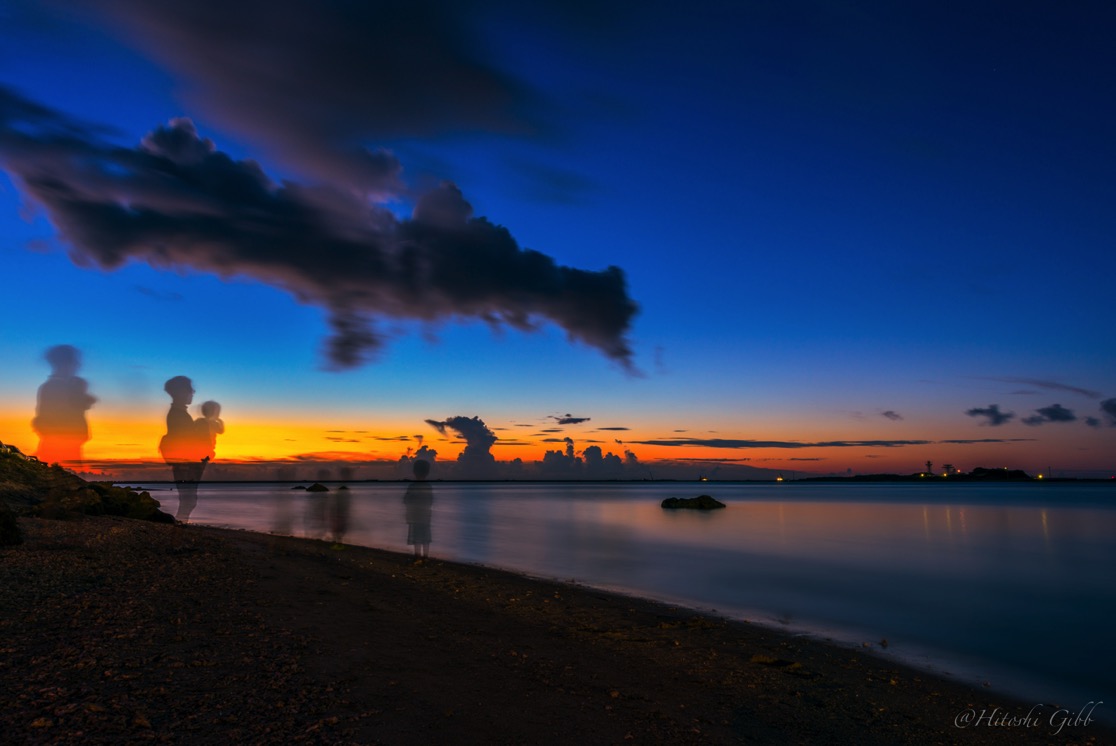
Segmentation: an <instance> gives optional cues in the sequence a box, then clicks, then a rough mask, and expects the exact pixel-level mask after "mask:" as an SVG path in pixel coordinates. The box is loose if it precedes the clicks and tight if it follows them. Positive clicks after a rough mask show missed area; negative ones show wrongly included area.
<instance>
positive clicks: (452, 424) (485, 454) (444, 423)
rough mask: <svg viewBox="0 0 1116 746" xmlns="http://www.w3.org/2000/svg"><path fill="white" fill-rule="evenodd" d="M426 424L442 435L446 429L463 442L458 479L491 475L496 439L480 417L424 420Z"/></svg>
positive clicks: (493, 465) (494, 463) (458, 462)
mask: <svg viewBox="0 0 1116 746" xmlns="http://www.w3.org/2000/svg"><path fill="white" fill-rule="evenodd" d="M426 424H428V425H430V426H431V427H433V428H434V429H435V430H437V431H438V432H440V433H441V434H442V435H445V434H446V430H447V429H448V430H453V431H454V432H455V433H457V435H458V436H459V437H461V438H463V439H464V440H465V449H464V450H463V451H462V452H461V455H459V456H458V457H457V466H458V471H457V475H458V476H459V477H464V478H480V477H484V476H491V475H492V472H493V469H494V468H495V465H496V457H495V456H493V455H492V453H491V449H492V446H493V445H494V444H495V443H496V441H497V440H498V438H497V437H496V434H495V433H493V432H492V430H490V429H489V428H488V426H487V425H485V424H484V421H483V420H482V419H481V418H480V417H462V416H460V415H459V416H456V417H449V418H447V419H445V420H426ZM424 447H425V446H424Z"/></svg>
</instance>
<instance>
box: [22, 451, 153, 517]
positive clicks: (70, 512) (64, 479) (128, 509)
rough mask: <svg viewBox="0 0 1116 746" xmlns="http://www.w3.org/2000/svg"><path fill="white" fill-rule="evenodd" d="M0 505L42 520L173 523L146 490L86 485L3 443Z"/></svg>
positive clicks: (56, 466)
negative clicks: (114, 519) (83, 517)
mask: <svg viewBox="0 0 1116 746" xmlns="http://www.w3.org/2000/svg"><path fill="white" fill-rule="evenodd" d="M0 502H2V503H4V504H6V505H7V507H8V508H10V509H11V510H12V511H14V512H16V513H18V514H21V515H36V516H40V517H43V518H66V517H71V516H77V515H119V516H124V517H126V518H138V519H141V520H145V521H156V522H159V523H174V517H173V516H171V515H168V514H167V513H164V512H163V511H161V510H159V507H160V506H159V501H158V500H156V499H154V498H152V497H151V495H150V494H148V493H147V492H145V491H143V492H141V491H139V490H134V489H132V488H131V487H117V486H116V485H114V484H111V483H109V482H86V481H85V480H84V479H82V478H81V477H79V476H77V475H76V474H71V473H70V472H68V471H66V470H65V469H63V468H62V467H61V466H58V465H57V464H54V465H53V466H51V465H47V464H44V463H42V462H41V461H39V460H38V459H37V458H35V457H34V456H25V455H24V454H22V453H20V451H19V450H18V449H16V448H14V447H12V446H6V445H4V444H2V443H0Z"/></svg>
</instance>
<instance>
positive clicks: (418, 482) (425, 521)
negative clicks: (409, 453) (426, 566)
mask: <svg viewBox="0 0 1116 746" xmlns="http://www.w3.org/2000/svg"><path fill="white" fill-rule="evenodd" d="M412 469H414V474H415V481H414V482H411V484H410V485H409V486H408V487H407V491H406V492H405V493H403V506H404V516H405V517H406V519H407V544H409V545H410V546H412V547H414V551H415V562H416V563H421V562H424V561H425V560H426V558H427V556H428V555H429V553H430V539H431V531H430V516H431V513H432V512H433V507H434V492H433V490H431V489H430V483H429V482H427V481H426V477H427V475H428V474H430V462H429V461H423V460H421V459H418V460H416V461H415V462H414V466H413V467H412Z"/></svg>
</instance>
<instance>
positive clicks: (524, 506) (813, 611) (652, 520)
mask: <svg viewBox="0 0 1116 746" xmlns="http://www.w3.org/2000/svg"><path fill="white" fill-rule="evenodd" d="M352 487H353V490H352V504H351V511H352V521H353V527H352V528H351V530H350V531H349V533H348V534H347V535H346V536H347V538H346V540H347V541H349V542H350V543H355V544H366V545H370V546H377V547H383V548H387V549H393V550H396V551H403V552H408V553H415V552H416V547H415V545H414V544H413V543H412V544H408V541H407V540H408V536H409V535H411V534H410V531H409V530H408V529H409V527H408V525H407V524H408V523H409V522H410V521H409V516H408V512H407V510H406V509H403V510H401V509H400V492H401V491H402V490H403V488H402V487H401V486H400V485H399V484H356V485H352ZM1044 487H1045V486H1044ZM204 488H205V490H206V505H205V508H206V509H205V511H204V513H201V514H200V515H199V517H198V520H200V521H203V522H211V523H220V524H224V525H236V526H241V527H244V528H250V529H254V530H261V531H266V530H268V529H269V528H270V525H271V524H270V522H269V520H268V519H267V518H265V516H269V515H272V511H268V510H261V502H267V501H274V499H275V498H274V495H275V492H274V490H273V489H271V488H267V489H264V488H262V487H252V486H244V485H230V486H220V487H219V486H216V485H204ZM706 489H707V487H704V486H703V491H704V490H706ZM777 489H778V492H777V493H775V492H765V491H764V488H763V487H762V486H750V485H729V486H724V487H722V486H720V485H718V490H719V491H717V492H716V493H715V496H716V497H717V499H719V500H721V501H723V502H726V503H728V504H729V507H728V509H726V510H723V511H717V512H716V514H714V515H707V514H696V513H689V512H686V511H664V510H662V509H661V508H660V507H659V503H660V502H661V500H662V498H663V497H667V496H677V495H678V494H679V488H678V486H672V485H647V484H598V485H592V484H581V485H577V484H568V483H567V484H546V485H538V484H483V483H481V484H460V483H459V484H453V483H438V484H437V490H438V495H437V498H438V501H437V507H438V513H437V523H438V526H437V530H438V555H439V556H440V557H446V558H447V559H456V560H462V561H467V562H480V563H484V564H491V565H496V566H501V567H508V568H511V569H515V570H519V571H522V572H527V573H531V574H537V575H543V576H549V577H555V578H559V579H562V580H569V579H575V580H579V581H582V582H586V583H590V584H593V585H598V586H602V587H609V588H615V589H620V590H625V591H628V592H633V593H637V594H640V595H646V596H651V597H656V598H662V599H666V600H673V601H680V602H684V603H688V604H690V605H694V606H698V607H704V608H715V609H718V610H719V611H721V612H723V613H728V614H732V615H734V616H741V617H745V618H750V619H755V620H760V621H768V622H771V623H778V622H779V621H780V620H782V621H784V622H788V623H790V622H791V621H792V620H793V623H794V624H799V625H802V626H803V627H805V628H809V629H813V630H821V631H825V632H826V633H828V634H831V635H836V636H837V637H839V638H843V639H848V640H851V641H854V642H859V641H861V640H864V641H876V640H879V639H881V638H887V639H888V640H889V641H890V643H891V644H890V646H889V649H888V654H899V655H907V654H910V655H922V654H927V655H934V656H940V657H942V658H945V659H949V660H951V661H954V662H956V661H963V662H966V663H970V664H972V665H973V666H974V667H975V668H978V669H980V670H981V671H983V672H984V673H985V676H986V678H991V679H992V680H993V683H994V684H995V685H1003V684H1005V683H1007V684H1011V683H1015V684H1018V685H1019V686H1020V687H1021V686H1023V685H1024V683H1025V682H1027V681H1028V680H1029V679H1034V680H1036V681H1038V682H1039V684H1041V685H1042V686H1045V687H1047V688H1046V689H1045V691H1046V692H1048V693H1050V694H1051V696H1053V695H1057V696H1059V697H1061V698H1063V699H1069V698H1071V695H1072V696H1076V695H1078V694H1085V695H1086V696H1087V699H1088V698H1093V699H1103V698H1104V697H1105V695H1109V696H1116V682H1114V681H1113V675H1112V674H1111V673H1110V672H1109V671H1108V670H1107V666H1106V665H1105V664H1104V663H1103V661H1105V660H1108V659H1111V657H1112V655H1116V650H1113V643H1112V641H1111V639H1110V635H1109V633H1108V629H1107V626H1108V625H1107V621H1106V620H1108V619H1111V618H1112V616H1113V615H1114V614H1116V584H1114V583H1113V582H1112V580H1111V577H1110V568H1111V567H1112V565H1113V562H1114V561H1116V510H1114V509H1113V508H1112V507H1111V506H1112V505H1113V504H1114V503H1116V501H1113V500H1112V499H1111V498H1112V497H1113V496H1116V495H1114V491H1113V490H1112V489H1111V488H1110V487H1109V486H1108V485H1091V486H1090V485H1082V486H1080V487H1078V488H1073V487H1067V488H1065V489H1064V490H1063V491H1062V492H1053V491H1043V492H1035V491H1033V490H1029V486H1023V487H1015V488H1005V489H999V488H997V489H991V490H985V491H983V492H981V491H977V492H968V493H966V494H958V493H952V492H951V493H946V492H944V491H942V490H936V489H933V488H930V489H924V490H919V491H906V490H902V489H900V490H893V491H890V492H889V491H888V489H889V488H887V487H882V486H881V488H880V489H879V490H871V489H869V490H865V489H864V488H859V489H858V491H857V492H855V493H849V494H848V496H849V497H850V498H853V499H847V500H838V499H830V498H829V496H830V495H832V494H833V491H831V490H827V489H825V488H815V489H809V488H805V487H804V488H795V487H793V486H790V485H782V486H780V487H779V488H777ZM1020 489H1022V490H1026V491H1025V492H1019V491H1018V490H1020ZM221 490H223V492H220V491H221ZM1012 490H1016V491H1015V492H1013V491H1012ZM219 492H220V494H219ZM837 493H838V494H840V490H837ZM287 494H288V495H289V494H290V492H289V490H287ZM279 509H280V508H278V507H276V508H275V511H278V510H279ZM199 510H200V509H199ZM412 517H413V516H412ZM412 539H413V535H412ZM993 670H995V671H999V672H1000V674H999V675H998V676H993V675H992V673H990V672H991V671H993ZM1051 690H1053V691H1051ZM1085 690H1091V691H1085Z"/></svg>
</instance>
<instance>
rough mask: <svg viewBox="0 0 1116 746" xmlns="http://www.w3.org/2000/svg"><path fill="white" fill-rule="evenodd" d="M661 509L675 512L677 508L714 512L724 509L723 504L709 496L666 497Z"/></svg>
mask: <svg viewBox="0 0 1116 746" xmlns="http://www.w3.org/2000/svg"><path fill="white" fill-rule="evenodd" d="M663 507H664V508H666V509H668V510H675V509H678V508H689V509H691V510H716V509H717V508H723V507H725V504H724V503H723V502H721V501H719V500H715V499H713V498H712V497H710V496H709V495H698V496H697V497H668V498H667V499H666V500H663Z"/></svg>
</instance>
